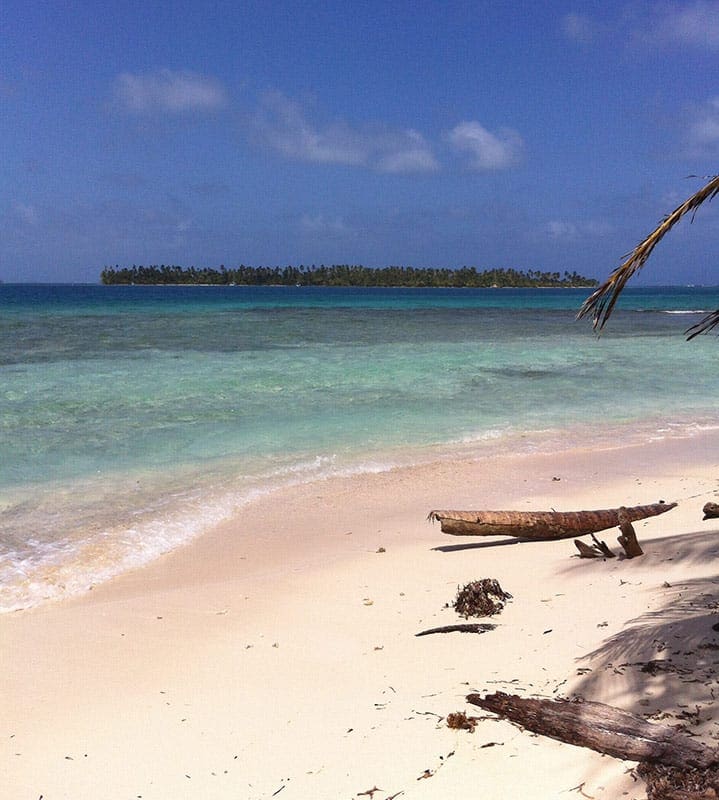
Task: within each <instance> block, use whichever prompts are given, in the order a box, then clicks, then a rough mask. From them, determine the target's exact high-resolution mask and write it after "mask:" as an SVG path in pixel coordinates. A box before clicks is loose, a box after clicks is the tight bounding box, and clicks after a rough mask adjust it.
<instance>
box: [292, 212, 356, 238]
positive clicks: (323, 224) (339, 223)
mask: <svg viewBox="0 0 719 800" xmlns="http://www.w3.org/2000/svg"><path fill="white" fill-rule="evenodd" d="M300 230H301V231H302V233H307V234H312V235H319V236H327V235H329V236H351V235H352V234H353V233H354V231H353V230H352V228H351V227H350V226H349V225H347V223H346V222H345V221H344V220H343V219H342V218H341V217H327V216H326V215H325V214H314V215H312V214H303V215H302V216H301V217H300Z"/></svg>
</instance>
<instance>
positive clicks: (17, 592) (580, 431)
mask: <svg viewBox="0 0 719 800" xmlns="http://www.w3.org/2000/svg"><path fill="white" fill-rule="evenodd" d="M714 433H716V434H717V436H719V425H715V424H713V423H712V422H711V421H710V418H709V417H707V416H701V417H697V416H695V415H690V416H688V417H687V418H686V419H684V420H676V419H673V420H668V419H667V418H666V417H665V416H661V417H656V418H652V417H650V418H649V419H647V420H644V421H643V422H642V423H641V424H637V423H632V422H620V423H617V422H612V423H604V424H601V425H598V426H597V425H594V424H590V423H588V422H579V421H577V422H574V423H573V424H571V425H568V426H565V427H557V428H547V429H540V430H512V429H511V428H510V429H504V430H502V429H496V430H495V429H490V430H487V431H484V432H483V433H482V434H481V435H478V436H477V437H471V436H469V437H466V438H463V439H458V440H453V441H448V442H443V443H436V444H435V443H429V444H423V445H415V446H412V447H408V446H395V447H388V448H386V449H384V450H381V451H376V452H373V453H369V454H366V455H365V456H364V457H363V458H361V459H359V460H358V457H357V454H355V455H354V456H352V455H349V456H348V455H347V454H344V455H342V456H338V455H336V454H321V453H320V454H315V455H314V456H313V457H311V456H309V455H308V456H307V457H305V455H304V454H303V455H302V456H301V457H300V458H299V461H297V462H288V463H287V464H285V465H284V466H281V467H278V468H277V469H275V470H272V471H269V472H266V473H262V472H260V473H258V474H255V475H253V474H252V473H249V474H248V475H246V476H243V477H244V483H243V482H242V481H237V482H235V483H234V485H233V487H232V489H231V490H230V488H229V487H230V485H231V484H232V475H233V472H234V469H236V467H233V463H232V462H231V461H228V464H227V465H226V466H225V467H219V469H218V471H217V472H216V473H215V478H217V479H219V480H220V483H219V484H215V485H212V483H208V484H207V485H202V484H201V483H193V484H192V485H191V490H183V481H182V480H179V481H175V482H174V483H173V484H171V485H167V486H164V487H163V486H155V487H154V488H155V490H160V489H161V491H160V493H157V494H155V493H153V491H152V490H153V484H152V476H151V474H149V473H148V474H143V473H137V474H136V475H133V474H128V475H124V476H123V475H121V474H118V475H117V476H116V478H115V484H116V485H118V486H120V485H124V488H125V491H126V492H128V493H129V494H128V496H127V497H126V498H124V502H123V505H122V506H121V507H120V508H118V507H117V506H115V511H116V513H119V514H120V515H119V516H117V517H115V518H114V520H110V518H109V517H108V518H107V519H106V520H105V521H104V522H103V523H99V524H96V527H97V532H98V533H97V535H96V536H94V537H91V538H88V539H85V538H77V539H76V540H75V541H73V544H72V546H71V545H70V541H71V540H70V539H68V542H67V545H66V546H67V549H66V550H65V551H64V552H63V553H61V554H60V556H59V557H58V556H57V554H56V553H55V552H53V551H52V550H50V551H49V553H48V558H49V560H48V561H47V562H44V561H43V560H42V559H35V560H34V561H32V562H30V563H28V564H24V563H20V564H18V565H15V566H14V570H15V573H16V575H17V576H19V577H20V578H21V579H22V581H23V583H22V584H20V583H15V582H13V579H12V575H11V572H10V570H11V568H12V564H13V562H11V561H10V560H8V561H7V562H6V574H7V576H8V582H7V583H6V584H5V585H4V586H3V587H2V589H1V590H0V617H2V616H3V615H4V614H13V613H16V612H17V611H24V610H29V609H31V608H36V607H42V606H44V605H45V604H47V603H56V602H65V601H66V600H69V599H72V598H74V597H82V596H83V595H85V594H87V592H89V591H93V590H95V589H97V588H98V587H100V586H102V585H103V584H104V583H106V582H108V581H114V580H116V579H118V578H120V577H122V576H123V575H126V574H130V573H132V572H134V571H136V570H142V569H145V568H147V567H150V566H152V564H153V563H155V562H156V561H158V560H161V559H164V558H167V557H168V556H170V555H171V554H172V553H173V552H175V551H176V550H182V549H183V548H185V547H188V546H192V544H193V542H196V541H197V540H198V539H201V538H202V537H204V536H206V535H208V534H209V533H212V532H213V531H214V529H215V528H217V526H218V525H219V526H223V525H225V524H232V523H231V520H232V519H233V518H235V517H239V516H241V515H242V514H243V513H244V511H245V510H246V509H247V508H248V507H251V506H252V505H253V504H254V503H256V502H258V501H259V500H261V499H262V498H273V497H275V496H279V497H281V496H282V493H283V492H286V491H290V490H292V489H294V488H298V489H300V490H301V487H308V490H309V487H312V486H313V485H316V486H319V487H321V486H323V485H325V484H328V485H330V486H331V485H334V483H333V482H337V481H340V482H341V481H344V480H348V481H355V480H356V481H360V482H361V481H362V480H364V479H365V478H368V477H369V476H372V475H379V476H392V475H393V474H394V473H407V475H410V476H411V474H412V472H413V471H414V470H418V471H419V473H418V474H420V475H422V474H424V472H423V471H426V470H430V471H434V470H440V471H441V470H443V469H444V468H445V467H444V465H446V464H448V463H450V464H455V463H457V462H459V463H461V464H463V465H466V467H467V468H469V469H473V470H482V469H483V466H486V465H488V464H490V463H491V462H492V461H494V460H495V459H497V458H498V457H502V456H505V455H507V454H510V457H512V458H517V459H521V458H531V457H533V456H539V455H541V454H542V453H543V452H559V453H571V452H574V451H586V450H598V451H612V450H616V449H617V448H622V447H644V446H646V445H649V444H651V443H653V442H656V441H659V442H661V441H666V442H667V443H671V442H675V443H676V442H681V441H685V440H694V439H701V437H703V436H705V435H712V434H714ZM163 477H164V476H163ZM191 477H192V476H191V475H190V476H187V475H186V476H184V485H185V487H186V486H187V485H189V484H188V481H189V480H190V478H191ZM195 477H197V478H199V477H200V476H199V475H198V476H195ZM135 479H137V482H136V485H137V487H138V488H139V487H140V484H141V483H142V484H143V492H144V494H143V495H142V496H139V495H138V494H137V493H136V492H135V491H134V490H135ZM106 483H107V481H106ZM57 490H59V491H60V492H61V493H62V494H68V495H70V494H71V493H72V492H74V493H76V494H82V495H85V496H88V495H91V494H92V492H93V490H94V491H95V492H97V491H98V488H97V487H94V489H93V485H92V483H87V484H83V483H82V482H81V483H80V484H79V485H77V486H74V487H72V488H71V487H70V486H64V485H60V486H59V487H58V489H57ZM26 494H27V492H26ZM200 497H201V498H202V500H201V501H198V498H200ZM28 499H29V495H28V498H23V497H21V496H20V499H19V500H17V501H16V502H27V500H28ZM151 502H152V503H154V504H155V506H156V507H157V511H158V513H159V512H160V511H161V512H162V516H153V513H152V510H151V508H152V507H151V505H150V504H151ZM130 503H139V504H140V505H141V506H143V507H144V509H143V512H142V513H141V514H137V513H136V512H134V511H132V506H131V505H130ZM435 507H436V504H435ZM113 523H114V524H113ZM102 526H106V527H102ZM128 526H129V527H128ZM68 533H69V531H68ZM73 547H76V548H77V549H76V550H75V549H72V548H73ZM0 574H2V573H0Z"/></svg>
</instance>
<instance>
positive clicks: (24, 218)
mask: <svg viewBox="0 0 719 800" xmlns="http://www.w3.org/2000/svg"><path fill="white" fill-rule="evenodd" d="M12 209H13V211H14V212H15V216H16V217H17V219H19V220H20V221H21V222H24V223H25V225H33V226H35V225H37V223H38V215H37V209H36V208H35V206H33V205H30V204H28V203H18V202H14V203H13V204H12Z"/></svg>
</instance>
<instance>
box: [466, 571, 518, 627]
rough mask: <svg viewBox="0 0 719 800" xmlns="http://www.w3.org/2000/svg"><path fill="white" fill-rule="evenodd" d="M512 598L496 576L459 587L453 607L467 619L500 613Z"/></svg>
mask: <svg viewBox="0 0 719 800" xmlns="http://www.w3.org/2000/svg"><path fill="white" fill-rule="evenodd" d="M511 598H512V595H511V594H509V592H505V591H504V589H502V587H501V586H500V585H499V581H497V580H496V579H495V578H482V579H481V580H478V581H471V582H470V583H468V584H466V585H465V586H464V587H463V588H461V589H458V591H457V597H456V599H455V601H454V604H453V607H454V610H455V611H456V612H457V613H458V614H460V615H461V616H463V617H464V618H465V619H468V618H469V617H491V616H493V615H494V614H499V612H500V611H501V610H502V609H503V608H504V606H505V605H506V604H507V600H510V599H511Z"/></svg>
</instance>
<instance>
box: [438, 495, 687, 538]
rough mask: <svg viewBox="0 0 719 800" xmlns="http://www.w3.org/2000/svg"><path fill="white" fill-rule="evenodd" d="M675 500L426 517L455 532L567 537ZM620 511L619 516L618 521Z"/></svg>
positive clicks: (663, 508)
mask: <svg viewBox="0 0 719 800" xmlns="http://www.w3.org/2000/svg"><path fill="white" fill-rule="evenodd" d="M676 505H677V504H676V503H653V504H652V505H647V506H633V507H631V508H624V507H623V506H622V507H621V508H610V509H604V510H600V511H430V512H429V516H428V519H430V520H432V521H438V522H440V523H441V525H442V533H450V534H453V535H454V536H516V537H519V538H522V539H536V540H547V539H569V538H571V537H573V536H584V535H586V534H589V533H596V532H598V531H603V530H606V529H607V528H614V527H616V526H618V525H620V522H629V523H631V522H636V521H637V520H640V519H646V518H647V517H655V516H657V515H658V514H664V513H665V512H667V511H670V510H671V509H672V508H675V507H676ZM620 513H621V514H622V520H621V521H620V518H619V517H620Z"/></svg>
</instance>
